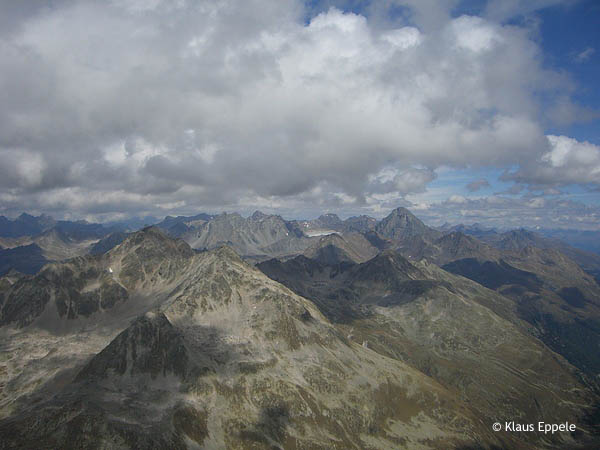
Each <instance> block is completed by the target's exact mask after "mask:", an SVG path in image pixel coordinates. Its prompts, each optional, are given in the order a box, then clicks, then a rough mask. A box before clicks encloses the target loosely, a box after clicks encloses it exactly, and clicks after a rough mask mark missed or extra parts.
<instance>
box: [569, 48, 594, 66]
mask: <svg viewBox="0 0 600 450" xmlns="http://www.w3.org/2000/svg"><path fill="white" fill-rule="evenodd" d="M594 53H596V49H595V48H594V47H587V48H586V49H585V50H583V51H582V52H580V53H578V54H577V55H575V57H574V58H573V59H574V60H575V62H578V63H582V62H586V61H588V60H589V59H590V58H591V57H592V55H593V54H594Z"/></svg>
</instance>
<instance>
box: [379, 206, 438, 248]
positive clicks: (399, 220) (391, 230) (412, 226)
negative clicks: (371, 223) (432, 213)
mask: <svg viewBox="0 0 600 450" xmlns="http://www.w3.org/2000/svg"><path fill="white" fill-rule="evenodd" d="M375 230H376V231H377V232H378V233H380V234H381V235H382V236H384V237H386V238H388V239H394V240H404V239H407V238H412V237H415V236H421V237H424V238H427V239H431V238H433V237H435V236H437V235H438V234H439V232H436V231H435V230H433V229H431V228H429V227H428V226H426V225H425V224H424V223H423V222H422V221H421V220H419V219H418V218H417V217H415V216H414V215H413V214H412V213H411V212H410V211H409V210H408V209H406V208H402V207H400V208H396V209H394V210H393V211H392V212H391V213H390V214H389V215H388V216H387V217H385V218H383V219H382V220H381V222H379V223H378V224H377V227H376V228H375Z"/></svg>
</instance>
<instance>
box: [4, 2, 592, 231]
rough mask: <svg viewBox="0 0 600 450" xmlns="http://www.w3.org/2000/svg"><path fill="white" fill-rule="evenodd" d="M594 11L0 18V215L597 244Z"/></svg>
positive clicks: (83, 7) (260, 7)
mask: <svg viewBox="0 0 600 450" xmlns="http://www.w3.org/2000/svg"><path fill="white" fill-rule="evenodd" d="M598 80H600V3H599V2H597V1H595V0H588V1H585V0H529V1H519V0H462V1H461V0H377V1H364V0H362V1H358V0H347V1H342V0H322V1H321V0H311V1H301V0H277V1H274V0H246V1H243V2H242V1H232V0H210V1H203V0H195V1H192V0H168V1H167V0H110V1H108V0H81V1H67V0H45V1H42V0H22V1H18V2H15V1H12V0H0V214H3V215H6V216H16V215H18V214H19V213H21V212H22V211H26V212H28V213H32V214H40V213H47V214H51V215H53V216H55V217H58V218H85V219H88V220H94V221H109V220H119V219H124V218H127V217H133V216H147V215H152V216H157V217H162V216H165V215H167V214H170V215H178V214H196V213H199V212H220V211H238V212H241V213H250V212H252V211H253V210H256V209H260V210H262V211H264V212H267V213H268V212H275V213H279V214H281V215H283V216H284V217H286V218H312V217H316V216H318V215H319V214H321V213H325V212H335V213H338V214H339V215H340V216H342V217H347V216H351V215H358V214H368V215H371V216H374V217H382V216H384V215H386V214H388V213H389V211H390V210H391V209H393V208H395V207H397V206H405V207H408V208H409V209H411V210H412V211H413V212H415V213H416V214H417V215H418V216H419V217H422V218H424V219H425V220H426V221H427V222H428V223H431V224H438V225H439V224H442V223H444V222H450V223H460V222H462V223H467V224H469V223H474V222H480V223H483V224H485V225H490V226H499V227H519V226H528V227H534V226H543V227H545V228H577V229H590V230H599V229H600V89H599V81H598Z"/></svg>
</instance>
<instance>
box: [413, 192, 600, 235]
mask: <svg viewBox="0 0 600 450" xmlns="http://www.w3.org/2000/svg"><path fill="white" fill-rule="evenodd" d="M457 200H459V201H457ZM418 216H419V217H420V218H421V219H423V220H425V221H426V222H427V223H429V224H432V225H442V224H443V223H445V222H448V223H452V224H458V223H463V224H472V223H481V224H483V225H485V226H489V227H497V228H501V229H514V228H520V227H532V226H537V225H539V226H541V227H543V228H578V229H587V230H595V231H600V220H599V219H600V207H598V206H594V205H585V204H583V203H580V202H576V201H572V200H566V199H564V198H556V197H550V198H548V197H540V196H524V197H521V198H509V197H504V196H498V195H495V196H490V197H485V198H480V199H475V200H473V199H466V198H463V199H456V198H454V199H453V198H450V199H448V200H447V201H444V202H439V203H434V204H431V205H429V207H428V208H426V209H421V210H419V211H418Z"/></svg>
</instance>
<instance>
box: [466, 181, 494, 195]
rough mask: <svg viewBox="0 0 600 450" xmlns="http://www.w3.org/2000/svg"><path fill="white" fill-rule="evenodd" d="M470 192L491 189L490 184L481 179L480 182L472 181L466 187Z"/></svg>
mask: <svg viewBox="0 0 600 450" xmlns="http://www.w3.org/2000/svg"><path fill="white" fill-rule="evenodd" d="M465 187H466V188H467V190H468V191H469V192H477V191H479V190H481V189H483V188H488V187H490V183H489V181H488V180H486V179H485V178H481V179H479V180H474V181H471V182H470V183H469V184H467V185H466V186H465Z"/></svg>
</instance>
